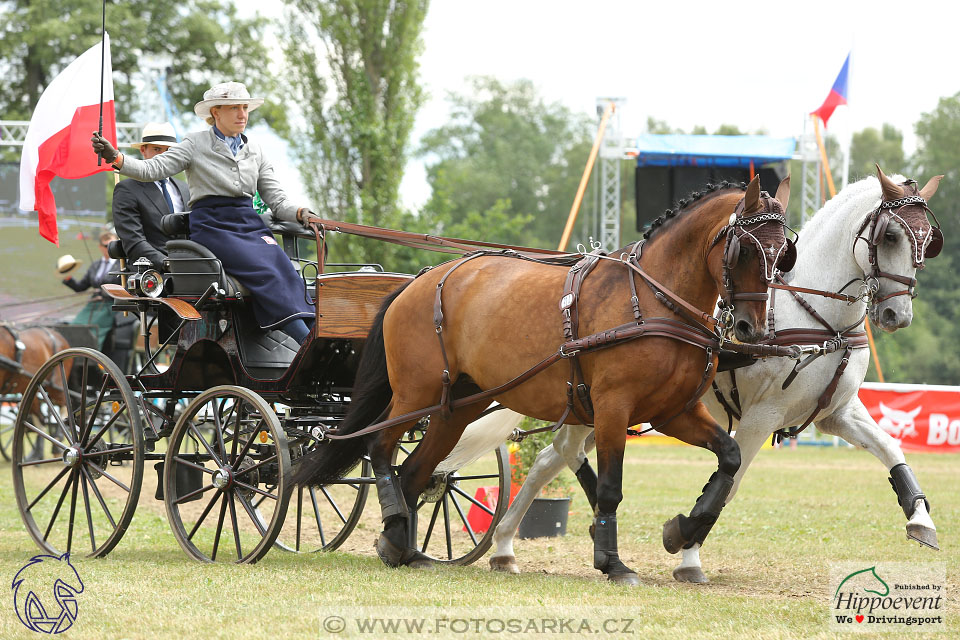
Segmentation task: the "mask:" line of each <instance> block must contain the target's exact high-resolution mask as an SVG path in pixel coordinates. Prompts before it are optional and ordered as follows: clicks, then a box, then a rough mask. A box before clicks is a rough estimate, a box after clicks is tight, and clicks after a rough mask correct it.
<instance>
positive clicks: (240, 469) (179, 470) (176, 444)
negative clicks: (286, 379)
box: [163, 386, 290, 563]
mask: <svg viewBox="0 0 960 640" xmlns="http://www.w3.org/2000/svg"><path fill="white" fill-rule="evenodd" d="M289 475H290V452H289V450H288V445H287V439H286V436H285V435H284V433H283V431H282V430H281V429H280V421H279V420H278V419H277V415H276V414H275V413H274V412H273V410H272V409H271V408H270V405H269V404H267V402H266V401H265V400H264V399H263V398H261V397H260V396H259V395H257V394H256V393H254V392H253V391H250V390H249V389H245V388H243V387H235V386H221V387H214V388H212V389H209V390H207V391H205V392H203V393H201V394H200V395H199V396H197V397H196V398H194V400H193V401H192V402H191V403H190V404H189V405H188V406H187V408H186V409H185V410H184V412H183V415H181V416H180V419H179V420H178V421H177V424H176V426H175V427H174V429H173V433H172V434H171V435H170V440H169V444H168V448H167V454H166V457H165V459H164V466H163V501H164V504H165V505H166V508H167V519H168V520H169V521H170V526H171V528H172V529H173V535H174V537H176V539H177V542H179V543H180V546H181V547H182V548H183V550H184V551H185V552H186V553H187V555H189V556H190V557H192V558H194V559H196V560H199V561H201V562H217V561H220V562H243V563H253V562H256V561H257V560H259V559H260V558H262V557H263V556H264V555H265V554H266V553H267V551H269V550H270V546H271V545H272V544H273V543H274V541H275V540H276V539H277V534H278V533H279V532H280V528H281V527H282V526H283V521H284V517H285V515H286V512H287V503H288V501H289V499H290V490H289ZM254 505H256V506H254Z"/></svg>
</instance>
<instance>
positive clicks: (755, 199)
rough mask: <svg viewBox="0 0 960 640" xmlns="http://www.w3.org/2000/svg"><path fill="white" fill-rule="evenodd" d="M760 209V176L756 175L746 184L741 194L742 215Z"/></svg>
mask: <svg viewBox="0 0 960 640" xmlns="http://www.w3.org/2000/svg"><path fill="white" fill-rule="evenodd" d="M757 211H760V176H759V175H756V176H754V177H753V180H751V181H750V184H749V185H747V192H746V194H744V196H743V215H745V216H748V215H752V214H754V213H756V212H757Z"/></svg>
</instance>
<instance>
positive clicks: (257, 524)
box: [236, 493, 267, 536]
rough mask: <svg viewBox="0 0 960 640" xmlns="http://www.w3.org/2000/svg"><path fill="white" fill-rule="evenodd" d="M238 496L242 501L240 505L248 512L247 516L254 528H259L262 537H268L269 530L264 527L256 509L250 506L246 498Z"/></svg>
mask: <svg viewBox="0 0 960 640" xmlns="http://www.w3.org/2000/svg"><path fill="white" fill-rule="evenodd" d="M236 495H237V500H239V501H240V505H241V506H242V507H243V510H244V511H246V512H247V516H248V517H249V518H250V520H251V521H252V522H253V526H255V527H256V528H257V531H259V532H260V535H261V536H265V535H267V528H266V527H265V526H263V521H262V520H261V519H260V517H259V516H258V515H257V512H256V511H255V510H254V508H253V507H251V506H250V504H249V503H248V502H247V500H246V498H244V497H243V496H242V495H240V494H239V493H238V494H236Z"/></svg>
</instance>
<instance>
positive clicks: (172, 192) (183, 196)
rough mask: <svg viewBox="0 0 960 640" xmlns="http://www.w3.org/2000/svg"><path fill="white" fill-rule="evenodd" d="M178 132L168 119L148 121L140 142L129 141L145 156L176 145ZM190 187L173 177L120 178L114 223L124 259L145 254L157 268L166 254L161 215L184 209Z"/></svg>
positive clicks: (157, 153)
mask: <svg viewBox="0 0 960 640" xmlns="http://www.w3.org/2000/svg"><path fill="white" fill-rule="evenodd" d="M176 144H177V134H176V132H175V131H174V130H173V125H172V124H170V123H169V122H162V123H157V122H150V123H148V124H147V125H146V126H145V127H144V128H143V134H142V135H141V136H140V142H137V143H135V144H132V145H130V146H131V148H133V149H136V150H137V151H139V152H140V155H141V156H143V159H144V160H149V159H151V158H154V157H156V156H158V155H160V154H161V153H164V152H166V151H167V150H168V149H170V147H173V146H176ZM188 202H190V190H189V189H188V188H187V185H186V184H184V183H183V182H182V181H180V180H177V179H176V178H164V179H162V180H157V181H156V182H140V181H139V180H123V181H121V182H119V183H118V184H117V186H116V187H114V189H113V224H114V226H116V228H117V235H118V236H120V242H121V243H122V244H123V251H124V253H126V254H127V263H128V264H133V263H134V262H136V261H137V259H139V258H146V259H148V260H149V261H150V262H152V263H153V266H154V267H156V268H157V269H159V268H160V267H161V265H162V264H163V260H164V258H166V257H167V240H168V238H167V236H166V234H165V233H164V232H163V229H162V228H161V226H160V219H161V218H163V216H165V215H167V214H168V213H175V212H178V211H186V204H187V203H188Z"/></svg>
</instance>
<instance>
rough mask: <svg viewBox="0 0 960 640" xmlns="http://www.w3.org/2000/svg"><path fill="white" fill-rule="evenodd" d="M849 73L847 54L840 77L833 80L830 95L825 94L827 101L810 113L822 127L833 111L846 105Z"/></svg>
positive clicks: (848, 55)
mask: <svg viewBox="0 0 960 640" xmlns="http://www.w3.org/2000/svg"><path fill="white" fill-rule="evenodd" d="M849 73H850V54H849V53H848V54H847V59H846V60H844V61H843V68H842V69H840V75H838V76H837V79H836V80H834V82H833V87H832V88H831V89H830V93H829V94H827V99H826V100H824V101H823V104H822V105H820V108H819V109H817V110H816V111H812V112H811V113H812V114H813V115H816V116H819V117H820V119H821V120H822V121H823V126H824V127H826V126H827V120H829V119H830V116H832V115H833V110H834V109H836V108H837V107H839V106H840V105H842V104H847V79H848V76H849Z"/></svg>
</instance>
